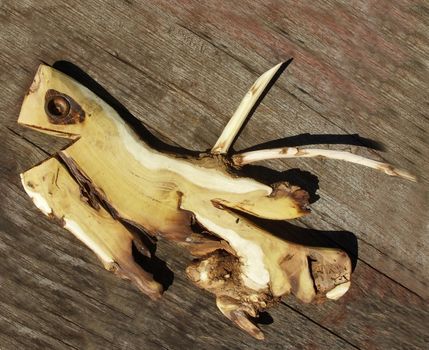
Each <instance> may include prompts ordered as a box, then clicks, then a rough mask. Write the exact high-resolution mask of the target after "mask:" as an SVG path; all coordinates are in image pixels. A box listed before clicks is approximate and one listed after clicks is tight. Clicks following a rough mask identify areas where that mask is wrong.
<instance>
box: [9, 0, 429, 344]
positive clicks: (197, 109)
mask: <svg viewBox="0 0 429 350" xmlns="http://www.w3.org/2000/svg"><path fill="white" fill-rule="evenodd" d="M386 8H387V10H386ZM424 9H425V4H424V2H423V1H421V2H412V1H403V2H401V3H399V2H398V3H395V4H391V2H387V1H381V2H377V4H373V5H371V4H370V3H369V2H363V3H362V5H361V6H358V5H349V4H348V2H345V3H341V2H340V1H338V2H328V3H326V2H317V3H316V2H299V4H297V3H296V2H288V1H276V2H250V1H249V2H246V1H243V2H240V5H238V4H235V3H233V2H231V3H224V2H222V3H220V4H219V3H218V4H216V5H214V4H208V3H207V2H204V3H201V4H198V3H196V2H195V3H191V4H188V3H186V4H185V3H179V4H177V3H175V4H173V3H169V2H152V1H151V2H149V1H147V2H123V3H119V2H118V3H111V4H106V3H104V2H102V1H98V0H94V1H88V2H83V1H76V2H73V4H71V3H67V2H58V1H57V2H53V1H37V2H36V1H33V2H31V1H30V2H27V3H26V5H23V4H20V3H19V2H13V1H6V2H5V1H3V2H1V4H0V23H1V28H2V29H1V31H0V47H1V50H0V60H1V62H2V66H1V67H0V84H1V86H2V89H1V91H0V109H1V110H2V112H3V119H2V126H3V127H8V128H9V129H6V128H3V129H2V130H1V138H2V140H3V142H2V144H1V146H0V147H1V155H0V157H1V162H2V163H1V164H2V168H1V171H0V176H1V180H0V187H1V190H2V193H3V194H4V198H3V200H2V203H1V221H0V223H1V227H0V229H1V232H0V249H1V258H0V267H1V275H0V283H1V288H0V310H1V312H0V315H1V316H0V329H1V330H0V347H1V348H2V349H3V348H5V349H9V348H10V349H13V348H47V347H48V348H49V347H50V348H68V347H75V348H78V349H81V348H129V349H134V348H141V347H143V348H159V347H165V348H169V349H171V348H177V349H179V348H186V347H190V346H196V347H204V348H210V347H211V348H224V347H225V348H241V347H245V346H247V347H251V348H256V347H259V346H261V345H260V344H259V343H256V342H254V341H253V340H252V339H249V338H248V337H247V336H246V335H243V334H241V333H240V331H238V330H237V329H235V328H233V327H230V324H229V323H228V322H227V321H226V320H224V319H223V318H222V316H221V315H220V314H219V313H218V312H217V310H216V308H215V306H214V304H213V300H212V298H211V296H209V295H207V294H205V293H203V292H202V291H199V290H196V289H195V288H194V287H193V286H191V285H190V284H189V283H187V281H186V279H185V276H184V274H183V272H182V271H183V269H184V267H185V266H186V262H187V261H188V259H189V257H187V256H185V255H184V253H183V252H181V251H179V250H178V249H177V248H176V247H174V246H172V245H170V244H164V245H162V246H161V248H160V252H159V253H160V257H161V258H164V259H165V260H166V261H167V263H168V265H169V266H170V267H171V268H172V269H174V272H175V273H176V274H175V280H174V284H173V286H171V287H170V289H169V290H168V291H167V293H166V295H165V298H164V299H163V300H162V301H161V302H160V303H153V302H151V301H149V300H147V299H146V298H145V297H144V296H142V295H140V294H139V293H138V292H137V291H135V290H134V289H133V288H132V287H131V286H129V285H128V284H127V283H126V282H122V281H119V280H117V279H116V278H114V277H113V276H111V275H109V274H108V273H107V272H105V271H103V270H102V268H101V267H100V266H99V265H98V262H97V261H96V259H95V258H94V257H93V256H92V255H91V253H90V252H88V251H87V250H86V249H85V248H84V247H83V246H82V245H81V244H79V243H78V242H77V241H76V240H75V239H74V238H73V237H72V236H71V235H69V234H68V233H67V232H66V231H63V230H61V229H59V228H57V227H56V226H55V225H54V224H52V223H49V222H48V221H47V220H45V219H44V218H43V217H42V216H41V215H40V214H39V213H38V211H37V210H36V209H35V208H34V207H33V205H32V204H31V202H30V201H29V200H28V198H27V196H26V195H25V194H24V192H23V191H22V189H21V187H20V184H19V179H18V177H17V174H18V173H19V172H20V171H23V170H25V169H27V168H29V167H31V166H32V165H34V164H35V163H36V162H38V161H40V160H42V159H43V158H45V157H46V155H45V153H44V152H43V151H41V150H44V151H46V152H48V153H51V152H55V151H56V150H58V149H59V148H60V147H62V146H63V145H64V144H65V143H64V140H55V139H52V138H48V137H46V136H42V135H40V134H38V133H34V132H29V131H26V130H23V129H22V128H19V127H17V126H16V125H15V122H16V118H17V115H18V111H19V106H20V104H21V101H22V97H23V94H24V93H25V90H26V89H27V87H28V86H29V84H30V82H31V79H32V77H33V74H34V72H35V69H36V67H37V62H38V61H40V60H43V61H45V62H47V63H54V62H55V61H58V60H66V61H70V62H73V63H75V64H76V65H78V66H79V67H81V68H82V69H83V70H84V71H86V72H87V73H88V74H89V75H90V76H91V77H93V78H94V79H96V80H97V81H98V82H99V83H100V84H101V85H102V86H104V87H105V88H106V89H107V90H108V91H109V92H110V93H111V94H112V95H113V96H114V97H115V98H117V99H118V100H119V101H120V102H121V103H122V104H124V105H125V106H126V107H127V108H128V109H129V110H130V112H131V113H132V114H133V115H135V116H137V117H138V118H139V119H140V120H142V121H143V122H144V123H145V124H146V125H148V126H149V127H150V128H151V129H152V130H153V131H154V132H155V133H156V134H158V135H161V136H162V138H163V139H164V140H167V141H168V142H170V143H175V144H178V145H181V146H183V147H187V148H190V149H195V150H201V149H207V148H209V147H211V146H212V145H213V143H214V142H215V141H216V138H217V137H218V135H219V133H220V132H221V130H222V128H223V126H224V125H225V124H226V122H227V120H228V118H229V116H230V115H231V114H232V112H233V111H234V109H235V107H236V105H237V104H238V103H239V101H240V99H241V98H242V96H243V94H244V93H245V92H246V90H247V88H248V87H249V85H250V84H251V83H252V82H253V80H254V79H255V78H256V77H257V76H258V75H259V74H260V73H262V72H264V71H265V70H266V69H267V68H269V67H271V66H272V65H274V64H275V63H277V62H278V61H280V60H282V59H285V58H288V57H290V56H293V57H294V58H295V61H294V62H293V63H292V65H291V66H290V68H288V70H287V72H286V74H285V76H284V77H282V78H280V79H279V81H278V83H277V85H276V86H275V87H274V88H273V89H272V91H271V92H270V94H269V95H268V96H267V97H266V99H265V100H264V102H263V103H262V104H261V106H260V107H259V109H258V111H257V113H256V114H255V115H254V116H253V118H252V119H251V121H250V122H249V123H248V125H247V128H246V129H245V130H244V132H243V133H242V136H241V137H240V138H239V140H238V142H237V144H236V149H243V148H247V147H250V146H254V145H256V144H258V143H262V142H267V141H270V140H274V139H281V138H284V137H286V136H293V135H297V134H304V133H311V134H316V135H317V134H348V135H350V134H359V135H360V136H361V137H364V138H372V139H375V140H377V141H379V142H381V143H383V144H384V145H385V149H386V152H385V153H381V152H380V151H366V150H361V149H360V148H359V147H354V148H356V149H357V151H358V152H361V153H362V154H367V155H370V156H372V157H374V158H378V157H381V156H382V157H383V158H384V159H386V160H388V161H389V162H392V163H395V164H398V165H402V166H403V167H406V168H408V169H409V170H411V171H413V172H415V173H416V174H417V175H419V177H420V183H418V184H411V183H408V182H405V181H403V180H399V179H392V178H387V177H385V176H383V175H382V174H377V173H374V172H372V171H371V170H369V169H363V168H359V167H357V166H353V165H350V164H343V163H339V162H334V161H321V160H288V161H276V162H267V163H266V164H265V165H267V166H270V167H272V168H274V169H277V170H279V171H282V170H286V169H290V168H297V167H299V168H300V169H302V170H307V171H310V172H311V173H313V174H315V175H317V176H318V177H319V187H320V190H319V191H318V194H319V196H320V197H321V198H320V199H319V200H318V201H317V202H316V203H314V204H313V205H312V208H313V213H312V215H311V216H309V217H307V218H305V219H304V220H301V223H302V224H304V225H305V226H306V227H311V228H315V229H320V230H325V231H332V230H336V231H340V230H341V231H342V230H346V231H350V232H353V233H354V234H355V235H356V236H357V238H358V245H359V260H358V265H357V268H356V271H355V273H354V275H353V278H354V284H353V286H352V288H351V290H350V293H349V294H348V295H346V296H345V297H344V299H341V300H340V301H339V302H337V303H329V304H326V305H323V306H316V305H308V306H307V305H305V306H303V305H298V304H296V303H295V301H294V300H293V298H288V299H286V300H285V305H284V306H283V307H279V308H278V309H276V310H274V311H273V312H272V316H273V317H274V319H275V322H274V323H273V324H271V325H267V326H263V328H264V332H265V333H266V335H267V339H268V340H267V342H266V343H264V345H263V346H264V347H266V348H273V349H276V348H279V349H280V348H282V349H283V348H291V349H293V348H305V347H307V348H315V347H319V348H330V349H333V348H353V347H358V348H365V349H367V348H389V349H391V348H398V349H399V348H405V347H406V348H419V347H423V345H424V344H425V342H426V343H427V342H428V339H427V337H426V333H427V332H426V331H425V330H426V329H425V323H427V322H428V320H429V317H428V308H427V302H425V301H423V300H422V299H421V298H420V297H419V296H421V297H425V298H427V297H428V295H429V294H428V287H427V285H428V277H427V274H426V273H425V272H426V271H427V270H428V266H429V261H428V257H427V252H428V245H429V242H428V235H427V234H428V220H429V217H428V215H429V214H428V213H429V210H428V191H427V188H428V182H429V178H428V174H429V163H428V162H427V158H428V155H429V143H428V131H429V126H428V124H429V123H428V120H429V119H428V116H427V100H428V97H429V96H428V92H427V81H428V78H429V74H428V69H427V63H428V58H429V45H428V36H427V32H428V25H427V9H426V12H425V10H424ZM425 19H426V21H425ZM425 22H426V23H425ZM19 135H22V137H20V136H19ZM24 138H25V139H27V140H29V141H26V140H25V139H24ZM307 139H308V137H307ZM310 139H311V138H310ZM349 139H350V138H349ZM30 142H31V143H33V144H34V145H33V144H31V143H30ZM36 146H38V147H40V149H38V148H37V147H36ZM332 147H335V146H332ZM298 224H299V223H298Z"/></svg>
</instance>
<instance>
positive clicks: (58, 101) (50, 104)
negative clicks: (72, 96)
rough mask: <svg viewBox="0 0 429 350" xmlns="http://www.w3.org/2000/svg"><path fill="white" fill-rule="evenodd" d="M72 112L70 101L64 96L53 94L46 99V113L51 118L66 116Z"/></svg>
mask: <svg viewBox="0 0 429 350" xmlns="http://www.w3.org/2000/svg"><path fill="white" fill-rule="evenodd" d="M69 112H70V102H69V101H67V99H66V98H65V97H64V96H60V95H58V96H52V97H51V98H49V99H47V101H46V113H47V114H48V115H49V116H50V117H51V118H65V117H66V116H67V115H68V114H69Z"/></svg>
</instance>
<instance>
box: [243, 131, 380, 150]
mask: <svg viewBox="0 0 429 350" xmlns="http://www.w3.org/2000/svg"><path fill="white" fill-rule="evenodd" d="M320 144H325V145H349V146H363V147H367V148H372V149H375V150H378V151H384V150H385V148H384V145H383V144H382V143H380V142H377V141H374V140H371V139H368V138H365V137H361V136H359V135H358V134H352V135H333V134H300V135H295V136H288V137H285V138H283V139H278V140H273V141H268V142H264V143H261V144H259V145H255V146H252V147H249V148H247V149H245V150H243V151H241V152H248V151H256V150H260V149H270V148H281V147H298V146H308V145H320Z"/></svg>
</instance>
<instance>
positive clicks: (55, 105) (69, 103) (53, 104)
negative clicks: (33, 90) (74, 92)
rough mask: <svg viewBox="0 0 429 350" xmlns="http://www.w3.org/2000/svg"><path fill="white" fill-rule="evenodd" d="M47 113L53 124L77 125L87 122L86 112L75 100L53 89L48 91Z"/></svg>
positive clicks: (46, 95) (46, 96)
mask: <svg viewBox="0 0 429 350" xmlns="http://www.w3.org/2000/svg"><path fill="white" fill-rule="evenodd" d="M45 112H46V115H47V116H48V119H49V121H50V122H51V123H52V124H76V123H81V122H83V121H84V120H85V111H84V110H83V109H82V107H81V106H80V105H79V104H78V103H77V102H76V101H75V100H74V99H73V98H71V97H70V96H68V95H66V94H63V93H61V92H59V91H56V90H53V89H50V90H48V91H46V94H45Z"/></svg>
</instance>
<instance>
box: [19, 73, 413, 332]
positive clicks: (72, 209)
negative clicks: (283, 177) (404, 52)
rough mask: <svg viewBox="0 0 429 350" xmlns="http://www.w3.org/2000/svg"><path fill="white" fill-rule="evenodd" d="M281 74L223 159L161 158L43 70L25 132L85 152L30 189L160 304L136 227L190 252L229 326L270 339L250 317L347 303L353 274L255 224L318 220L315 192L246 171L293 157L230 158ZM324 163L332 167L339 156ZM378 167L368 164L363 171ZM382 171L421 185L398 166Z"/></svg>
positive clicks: (325, 253)
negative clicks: (283, 305)
mask: <svg viewBox="0 0 429 350" xmlns="http://www.w3.org/2000/svg"><path fill="white" fill-rule="evenodd" d="M282 67H284V64H280V65H278V66H276V67H274V68H273V69H271V70H270V71H268V72H267V73H265V74H264V75H262V76H261V77H260V78H259V79H258V80H257V82H256V83H255V84H254V85H253V86H252V88H251V89H250V91H249V92H248V94H247V95H246V97H245V99H244V100H243V102H242V103H241V104H240V106H239V108H238V109H237V111H236V113H234V116H233V118H232V119H231V122H230V123H229V124H228V126H227V128H225V131H224V132H223V133H222V135H221V137H220V138H219V140H218V142H217V143H216V145H215V146H214V147H213V149H212V151H211V152H210V153H201V154H199V155H198V156H195V157H192V156H183V155H176V154H167V153H163V152H160V151H158V150H155V149H153V148H151V147H150V146H149V145H148V144H146V143H145V142H144V140H141V139H140V138H139V136H138V135H137V134H136V133H135V132H134V131H133V130H132V129H131V128H130V127H129V126H128V125H127V124H126V123H125V122H124V121H123V120H122V119H121V118H120V117H119V116H118V114H117V113H116V112H115V111H114V110H113V109H112V108H111V107H110V106H108V105H107V104H106V103H104V102H103V101H102V100H101V99H99V98H98V97H97V96H96V95H94V94H93V93H92V92H90V91H89V90H87V89H86V88H84V87H83V86H81V85H79V84H78V83H77V82H75V81H73V80H72V79H71V78H69V77H67V76H65V75H64V74H62V73H60V72H58V71H56V70H54V69H52V68H50V67H48V66H45V65H42V66H40V68H39V70H38V72H37V73H36V77H35V79H34V82H33V84H32V86H31V87H30V90H29V93H28V94H27V96H26V97H25V100H24V103H23V106H22V109H21V113H20V116H19V123H21V124H23V125H26V126H28V127H31V128H34V129H37V130H40V131H42V132H46V133H49V134H53V135H57V136H61V137H66V138H70V139H72V140H73V141H74V142H73V143H72V144H71V145H70V146H69V147H67V148H66V149H64V150H62V151H60V152H58V153H57V154H56V155H55V156H53V157H52V158H50V159H48V160H46V161H44V162H42V163H41V164H39V165H37V166H36V167H34V168H32V169H30V170H28V171H26V172H24V173H23V174H22V175H21V178H22V182H23V186H24V188H25V190H26V191H27V193H28V194H29V196H30V197H31V198H32V200H33V202H34V203H35V205H36V206H37V207H38V208H39V209H40V210H41V211H42V212H43V213H44V214H45V215H47V216H49V217H51V218H54V219H55V220H56V221H57V222H58V223H60V224H61V225H62V226H63V227H64V228H66V229H67V230H69V231H70V232H72V233H73V234H74V235H75V236H76V237H77V238H79V239H80V240H81V241H83V242H84V243H85V244H86V245H87V246H88V247H89V248H90V249H91V250H93V251H94V253H95V254H97V256H98V257H99V258H100V260H101V261H102V262H103V265H104V267H105V268H106V269H108V270H110V271H113V272H115V273H117V274H118V275H119V276H120V277H123V278H126V279H129V280H131V281H132V282H133V283H134V284H135V285H136V286H137V287H138V288H139V289H140V290H142V291H143V292H144V293H146V294H147V295H149V296H150V297H151V298H153V299H156V298H158V297H159V296H160V295H161V293H162V288H161V286H160V285H159V284H158V283H157V282H155V280H154V279H153V277H152V276H151V275H150V274H149V273H147V272H145V271H144V270H143V269H142V268H141V267H140V266H139V265H137V264H136V263H135V262H134V260H133V257H132V254H131V248H132V247H131V246H132V244H134V245H135V246H136V247H137V248H138V249H139V251H140V252H141V253H142V254H144V255H146V256H148V257H150V255H151V253H150V249H149V247H147V246H146V244H145V243H144V240H142V239H140V237H138V236H137V235H135V234H132V233H130V232H129V231H128V229H127V226H126V225H129V224H131V225H133V226H135V227H137V228H140V229H141V230H142V231H144V232H145V233H146V235H147V237H146V238H149V239H150V240H156V239H158V238H161V239H168V240H173V241H175V242H177V243H178V244H179V245H181V246H184V247H186V248H187V249H188V250H189V251H190V253H191V254H192V255H194V256H195V257H196V259H195V261H193V262H192V264H191V265H190V266H189V267H188V269H187V274H188V277H189V278H190V279H191V280H192V281H193V282H194V283H195V284H196V285H198V286H199V287H201V288H204V289H206V290H208V291H210V292H212V293H213V294H215V295H216V303H217V306H218V308H219V309H220V310H221V311H222V313H223V314H224V315H225V316H227V317H228V318H229V319H231V320H232V321H233V322H234V323H235V324H236V325H237V326H239V327H240V328H242V329H244V330H245V331H247V332H248V333H249V334H251V335H252V336H254V337H256V338H258V339H261V338H263V334H262V332H261V331H260V330H259V328H258V327H257V326H256V325H254V324H253V323H252V322H251V321H250V320H249V318H248V316H252V317H256V316H257V315H258V313H259V312H260V311H262V310H264V309H266V308H268V307H269V306H271V305H273V304H274V303H276V302H278V301H279V300H280V298H281V297H282V296H284V295H287V294H289V293H292V294H294V295H295V296H296V297H297V298H298V299H300V300H301V301H304V302H312V301H323V300H325V299H338V298H339V297H341V296H342V295H343V294H344V293H345V292H346V291H347V290H348V288H349V286H350V275H351V263H350V259H349V257H348V256H347V254H345V253H344V252H343V251H341V250H339V249H331V248H329V249H328V248H316V247H306V246H302V245H298V244H294V243H291V242H287V241H285V240H282V239H281V238H279V237H277V236H275V235H273V234H271V233H270V232H268V231H266V230H264V229H262V228H260V227H258V226H257V225H255V224H254V223H253V222H252V220H251V217H252V216H255V217H260V218H265V219H271V220H287V219H293V218H297V217H300V216H302V215H305V214H307V213H309V210H308V208H307V205H308V195H307V193H306V192H305V191H303V190H301V189H299V188H297V187H295V186H290V185H289V184H287V183H277V184H273V185H270V186H269V185H266V184H263V183H260V182H258V181H255V180H253V179H250V178H245V177H241V176H240V175H239V173H238V172H237V170H238V168H239V166H240V164H243V163H248V162H252V161H255V160H261V159H266V158H273V157H276V155H278V156H281V155H283V154H287V152H280V151H276V150H269V151H257V152H260V153H259V154H257V156H256V157H254V156H253V158H252V155H249V154H248V153H247V154H241V155H235V156H232V157H230V156H229V154H228V150H229V148H230V146H231V144H232V142H233V140H234V139H235V137H236V136H237V133H238V131H239V129H240V128H241V126H242V125H243V123H244V121H245V119H246V118H247V116H248V115H249V112H250V111H251V110H252V109H253V107H254V105H255V103H256V102H257V100H258V99H259V98H260V96H262V95H263V93H264V90H265V89H266V88H267V86H269V85H270V82H271V81H272V79H273V78H274V77H275V76H276V73H277V72H278V71H280V70H281V68H282ZM318 151H319V153H320V150H318ZM322 151H323V150H322ZM264 152H265V153H264ZM267 152H268V154H269V157H265V155H266V153H267ZM261 155H262V156H261ZM321 155H323V156H325V157H329V152H328V153H323V154H321ZM343 159H344V160H349V159H353V155H352V154H349V156H346V157H343ZM372 162H373V161H371V160H367V159H365V158H362V159H360V163H361V164H364V165H368V164H374V163H372ZM376 168H379V169H380V170H383V171H385V172H386V173H388V174H389V175H397V176H403V177H406V178H409V179H413V177H412V176H411V175H409V174H408V173H407V172H405V171H402V170H398V169H395V168H393V167H392V166H390V165H388V164H384V163H380V164H377V167H376ZM386 169H388V170H389V171H386Z"/></svg>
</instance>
